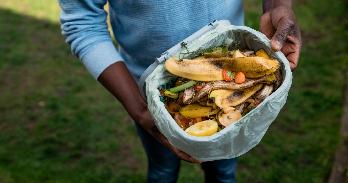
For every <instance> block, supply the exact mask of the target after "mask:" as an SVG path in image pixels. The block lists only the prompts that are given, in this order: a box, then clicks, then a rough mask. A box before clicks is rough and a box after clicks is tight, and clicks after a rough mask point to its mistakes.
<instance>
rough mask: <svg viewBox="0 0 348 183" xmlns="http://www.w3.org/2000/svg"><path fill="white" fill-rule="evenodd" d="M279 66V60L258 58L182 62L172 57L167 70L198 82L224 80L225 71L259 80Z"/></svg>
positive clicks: (223, 58)
mask: <svg viewBox="0 0 348 183" xmlns="http://www.w3.org/2000/svg"><path fill="white" fill-rule="evenodd" d="M279 66H280V64H279V62H278V61H277V60H273V59H266V58H263V57H258V56H254V57H235V58H230V57H220V58H200V59H194V60H190V59H184V60H182V61H179V60H177V59H176V58H174V57H172V58H169V59H168V60H167V61H166V62H165V68H166V69H167V71H168V72H170V73H171V74H173V75H176V76H179V77H183V78H186V79H191V80H196V81H219V80H223V75H222V70H223V69H229V70H232V71H234V72H243V73H245V75H246V77H247V78H259V77H262V76H265V75H269V74H272V73H274V72H275V71H277V69H278V68H279Z"/></svg>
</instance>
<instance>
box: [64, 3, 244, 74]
mask: <svg viewBox="0 0 348 183" xmlns="http://www.w3.org/2000/svg"><path fill="white" fill-rule="evenodd" d="M106 2H107V0H59V3H60V6H61V9H62V13H61V28H62V33H63V35H64V36H65V38H66V41H67V42H68V43H69V44H70V46H71V49H72V52H73V53H74V54H75V55H77V56H78V57H79V58H80V59H81V60H82V62H83V63H84V65H85V66H86V67H87V69H88V70H89V71H90V73H91V74H92V75H93V76H94V77H95V78H98V76H99V75H100V74H101V73H102V71H103V70H104V69H106V68H107V67H108V66H109V65H110V64H112V63H115V62H117V61H124V62H125V63H126V65H127V67H128V69H129V70H130V72H131V73H132V74H133V75H134V76H135V77H136V78H138V77H140V75H141V73H142V72H143V71H144V70H145V69H146V68H147V66H149V65H150V64H151V63H152V62H154V59H155V58H156V57H159V56H160V54H161V53H162V52H164V51H166V50H167V49H168V48H170V47H172V46H174V45H175V44H176V43H178V42H180V41H181V40H183V39H185V38H186V37H187V36H189V35H191V34H192V33H194V32H195V31H197V30H199V29H200V28H201V27H203V26H205V25H207V24H208V23H209V22H211V21H213V20H220V19H226V20H230V21H231V23H232V24H234V25H242V24H243V21H244V19H243V5H242V2H241V0H109V8H110V11H109V12H110V19H111V25H112V29H113V32H114V34H115V35H114V36H115V38H116V40H117V42H118V44H119V47H118V48H117V49H116V48H115V46H114V45H113V43H112V40H111V37H110V35H109V32H108V28H107V23H106V16H107V14H106V12H105V11H104V9H103V8H104V5H105V4H106Z"/></svg>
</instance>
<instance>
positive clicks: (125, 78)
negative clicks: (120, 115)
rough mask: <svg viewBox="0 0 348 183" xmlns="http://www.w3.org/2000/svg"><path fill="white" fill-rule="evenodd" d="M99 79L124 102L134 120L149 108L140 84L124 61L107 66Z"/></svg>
mask: <svg viewBox="0 0 348 183" xmlns="http://www.w3.org/2000/svg"><path fill="white" fill-rule="evenodd" d="M98 81H99V82H100V83H101V84H102V85H103V86H104V87H105V88H106V89H107V90H108V91H109V92H110V93H111V94H112V95H113V96H115V97H116V98H117V99H118V100H119V101H120V102H121V103H122V105H123V106H124V108H125V109H126V110H127V112H128V113H129V115H130V116H131V117H132V118H133V119H134V120H138V119H139V118H140V116H141V114H142V113H143V112H145V111H146V110H147V104H146V102H145V100H144V98H143V97H142V96H141V94H140V90H139V88H138V85H137V84H136V82H135V81H134V79H133V77H132V76H131V74H130V73H129V71H128V69H127V67H126V65H125V64H124V63H123V62H116V63H114V64H112V65H110V66H109V67H107V68H106V69H105V70H104V71H103V72H102V73H101V75H100V76H99V77H98Z"/></svg>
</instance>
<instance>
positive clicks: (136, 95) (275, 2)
mask: <svg viewBox="0 0 348 183" xmlns="http://www.w3.org/2000/svg"><path fill="white" fill-rule="evenodd" d="M260 30H261V32H263V33H264V34H265V35H266V36H267V37H269V38H270V39H271V46H272V48H273V49H274V50H275V51H279V50H281V51H282V52H283V53H284V54H285V55H286V57H287V58H288V60H289V62H290V66H291V68H292V69H295V68H296V66H297V63H298V58H299V54H300V49H301V38H300V31H299V29H298V26H297V25H296V22H295V16H294V13H293V11H292V9H291V0H287V1H285V0H264V15H263V16H262V17H261V22H260ZM98 81H99V82H100V83H101V84H102V85H103V86H104V87H105V88H106V89H107V90H108V91H109V92H110V93H111V94H112V95H113V96H115V97H116V98H117V99H118V100H119V101H120V102H121V103H122V105H123V106H124V108H125V109H126V110H127V112H128V114H129V115H130V116H131V117H132V119H133V120H134V121H135V122H136V123H138V124H139V125H140V126H141V127H142V128H143V129H144V130H146V131H147V132H148V133H149V134H151V135H152V136H153V137H154V138H155V139H157V140H158V141H159V142H160V143H162V144H163V145H164V146H165V147H167V148H168V149H170V150H171V151H172V152H173V153H175V154H176V155H177V156H178V157H179V158H180V159H182V160H185V161H188V162H192V163H199V161H197V160H196V159H194V158H192V157H191V156H190V155H188V154H186V153H185V152H183V151H181V150H179V149H177V148H175V147H174V146H172V145H171V144H170V143H169V142H168V140H167V139H166V138H165V136H164V135H162V134H161V133H160V132H159V130H158V129H157V127H156V126H155V124H154V121H153V118H152V116H151V114H150V112H149V111H148V108H147V104H146V100H145V99H144V98H143V97H142V96H141V94H140V90H139V88H138V86H137V84H136V82H135V80H134V79H133V77H132V76H131V74H130V73H129V71H128V69H127V67H126V65H125V64H124V63H123V62H116V63H114V64H112V65H110V66H109V67H107V68H106V69H105V70H104V71H103V72H102V74H101V75H100V76H99V78H98Z"/></svg>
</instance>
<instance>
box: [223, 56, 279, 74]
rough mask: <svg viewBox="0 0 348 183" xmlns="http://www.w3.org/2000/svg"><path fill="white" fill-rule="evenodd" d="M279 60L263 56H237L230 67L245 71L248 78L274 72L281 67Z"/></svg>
mask: <svg viewBox="0 0 348 183" xmlns="http://www.w3.org/2000/svg"><path fill="white" fill-rule="evenodd" d="M279 66H280V65H279V62H278V61H277V60H273V59H266V58H263V57H258V56H254V57H237V58H234V59H233V61H231V62H230V64H229V69H231V70H232V71H235V72H243V73H244V74H245V75H246V77H247V78H259V77H262V76H265V75H269V74H272V73H274V72H275V71H277V70H278V68H279Z"/></svg>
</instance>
